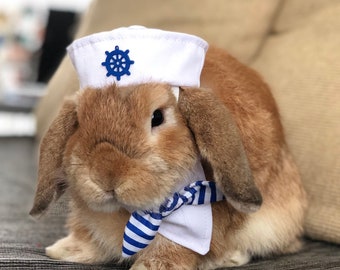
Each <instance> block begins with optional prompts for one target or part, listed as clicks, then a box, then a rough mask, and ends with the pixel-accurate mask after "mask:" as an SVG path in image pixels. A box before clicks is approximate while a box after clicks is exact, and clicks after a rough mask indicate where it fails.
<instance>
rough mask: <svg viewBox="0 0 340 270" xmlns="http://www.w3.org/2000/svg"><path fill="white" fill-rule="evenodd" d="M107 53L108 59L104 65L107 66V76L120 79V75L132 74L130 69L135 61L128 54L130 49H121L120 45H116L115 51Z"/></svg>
mask: <svg viewBox="0 0 340 270" xmlns="http://www.w3.org/2000/svg"><path fill="white" fill-rule="evenodd" d="M105 54H106V59H105V62H103V63H102V65H103V66H105V67H106V70H107V73H106V76H107V77H109V76H114V77H116V78H117V80H118V81H120V77H122V76H124V75H128V76H129V75H130V74H131V73H130V71H129V70H130V66H131V65H132V64H133V63H134V61H132V60H130V57H129V56H128V54H129V50H126V51H125V52H124V51H122V50H120V49H119V46H116V47H115V50H114V51H111V52H109V51H106V52H105Z"/></svg>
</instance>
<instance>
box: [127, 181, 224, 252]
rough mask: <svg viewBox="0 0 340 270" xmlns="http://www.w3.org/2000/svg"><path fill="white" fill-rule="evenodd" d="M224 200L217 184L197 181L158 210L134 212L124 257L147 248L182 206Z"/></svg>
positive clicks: (130, 221) (129, 226)
mask: <svg viewBox="0 0 340 270" xmlns="http://www.w3.org/2000/svg"><path fill="white" fill-rule="evenodd" d="M223 199H224V195H223V194H222V192H221V191H219V190H218V189H217V187H216V184H215V182H211V181H196V182H194V183H192V184H190V185H189V186H186V187H184V188H183V189H182V190H180V191H179V192H176V193H175V194H174V195H173V196H172V197H171V198H168V199H167V200H166V201H165V203H163V204H162V205H161V206H160V207H159V208H158V209H156V210H149V211H142V210H138V211H135V212H133V213H132V214H131V217H130V219H129V221H128V223H127V224H126V227H125V231H124V238H123V248H122V256H123V257H125V258H127V257H130V256H132V255H134V254H136V253H137V252H139V251H140V250H142V249H144V248H145V247H147V246H148V245H149V244H150V242H151V241H152V240H153V239H154V238H155V236H156V234H157V232H158V229H159V227H160V226H161V223H162V220H163V219H164V218H165V217H167V216H169V215H170V214H171V213H173V212H174V211H176V210H177V209H179V208H180V207H181V206H183V205H201V204H210V203H212V202H216V201H221V200H223Z"/></svg>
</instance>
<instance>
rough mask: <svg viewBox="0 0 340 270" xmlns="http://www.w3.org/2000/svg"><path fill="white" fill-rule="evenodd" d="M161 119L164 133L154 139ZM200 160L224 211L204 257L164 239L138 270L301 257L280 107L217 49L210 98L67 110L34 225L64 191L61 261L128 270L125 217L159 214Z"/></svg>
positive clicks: (151, 98)
mask: <svg viewBox="0 0 340 270" xmlns="http://www.w3.org/2000/svg"><path fill="white" fill-rule="evenodd" d="M157 109H161V110H162V112H163V115H164V119H165V120H164V123H163V124H162V125H160V126H158V127H154V128H151V116H152V114H153V112H154V111H155V110H157ZM197 156H201V158H202V161H203V165H204V169H205V173H206V176H207V179H209V180H213V181H216V183H217V186H218V187H219V188H220V189H221V191H222V192H223V193H224V194H225V196H226V200H225V201H221V202H217V203H213V204H212V211H213V235H212V241H211V246H210V251H209V252H208V253H207V254H206V255H204V256H202V255H199V254H197V253H195V252H194V251H191V250H189V249H187V248H185V247H182V246H180V245H178V244H176V243H174V242H172V241H171V240H168V239H167V238H165V237H163V236H162V235H160V234H158V235H157V236H156V238H155V239H154V240H153V241H152V242H151V244H150V245H149V246H148V247H146V248H145V249H144V250H142V251H141V252H139V253H137V255H135V256H133V257H132V259H131V261H130V262H131V263H133V265H132V268H131V269H216V268H219V267H227V266H236V265H242V264H245V263H247V262H248V261H249V260H250V259H251V257H252V256H267V255H270V254H279V253H288V252H295V251H297V250H299V248H300V246H301V242H300V237H301V235H302V225H303V217H304V209H305V207H306V196H305V192H304V190H303V188H302V184H301V181H300V177H299V174H298V170H297V168H296V166H295V164H294V162H293V160H292V158H291V156H290V154H289V152H288V150H287V146H286V143H285V140H284V134H283V129H282V126H281V123H280V119H279V113H278V110H277V108H276V104H275V101H274V99H273V97H272V95H271V93H270V90H269V89H268V87H267V85H266V84H265V83H264V82H263V81H262V80H261V78H260V77H259V76H258V74H257V73H256V72H254V71H253V70H251V69H249V68H247V67H245V66H244V65H242V64H241V63H239V62H238V61H237V60H236V59H234V58H232V57H231V56H230V55H228V54H227V53H226V52H224V51H223V50H220V49H217V48H213V47H212V48H210V49H209V50H208V52H207V55H206V60H205V65H204V68H203V71H202V75H201V88H199V89H198V88H197V89H194V88H181V90H180V95H179V100H178V103H177V102H176V99H175V96H174V95H173V94H172V92H171V90H170V86H168V85H164V84H143V85H132V86H129V87H123V88H118V87H115V86H110V87H107V88H105V89H85V90H83V91H80V92H78V93H77V94H76V95H75V97H74V98H73V99H70V100H67V101H65V103H64V105H63V108H62V109H61V111H60V113H59V115H58V116H57V118H56V119H55V121H54V122H53V123H52V125H51V127H50V129H49V130H48V131H47V133H46V135H45V137H44V138H43V140H42V143H41V154H40V167H39V179H38V180H39V181H38V187H37V193H36V197H35V202H34V206H33V209H32V211H31V214H32V215H39V214H42V213H43V212H44V211H45V210H46V209H47V207H48V205H49V204H50V203H51V201H52V200H53V198H55V199H56V198H58V197H59V196H60V194H61V193H62V192H63V191H64V190H65V189H66V188H67V189H68V190H69V192H70V195H71V198H72V201H71V206H70V207H71V212H70V216H69V219H68V229H69V235H68V236H67V237H65V238H63V239H61V240H59V241H57V242H56V243H55V244H54V245H52V246H50V247H48V248H47V249H46V253H47V255H48V256H50V257H52V258H54V259H60V260H66V261H75V262H84V263H101V262H107V261H111V260H117V261H122V258H121V247H122V239H123V232H124V227H125V225H126V223H127V220H128V219H129V216H130V214H129V212H128V211H127V210H125V209H129V210H134V209H147V208H149V207H152V206H156V205H159V204H160V203H162V202H163V200H164V199H165V198H166V197H168V196H169V195H171V194H172V193H173V192H174V191H176V186H177V185H178V183H179V182H180V179H182V178H183V177H185V175H186V174H187V172H188V171H190V170H191V168H192V167H193V166H194V164H195V160H196V159H197Z"/></svg>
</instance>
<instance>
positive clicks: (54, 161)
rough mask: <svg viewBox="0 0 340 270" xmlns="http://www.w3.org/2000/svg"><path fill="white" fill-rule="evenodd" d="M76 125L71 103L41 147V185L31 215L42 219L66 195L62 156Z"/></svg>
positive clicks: (57, 118)
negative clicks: (53, 202)
mask: <svg viewBox="0 0 340 270" xmlns="http://www.w3.org/2000/svg"><path fill="white" fill-rule="evenodd" d="M77 125H78V121H77V112H76V103H75V101H74V100H71V99H69V100H66V101H65V102H64V104H63V106H62V108H61V110H60V111H59V114H58V115H57V117H56V118H55V119H54V121H53V122H52V124H51V126H50V127H49V129H48V131H47V132H46V134H45V135H44V137H43V138H42V141H41V144H40V156H39V170H38V185H37V189H36V193H35V198H34V203H33V207H32V210H31V211H30V215H32V216H40V215H42V214H43V213H44V212H45V211H46V210H47V208H48V206H49V204H50V203H51V202H52V201H53V200H54V199H58V198H59V197H60V195H61V194H62V193H63V192H64V190H65V188H66V182H65V172H64V169H63V167H62V160H63V153H64V150H65V146H66V143H67V141H68V138H69V137H70V136H71V135H72V134H73V133H74V132H75V130H76V129H77Z"/></svg>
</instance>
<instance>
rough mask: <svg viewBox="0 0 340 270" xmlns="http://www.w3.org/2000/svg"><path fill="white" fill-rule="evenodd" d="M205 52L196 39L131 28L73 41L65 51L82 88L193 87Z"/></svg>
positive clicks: (206, 45)
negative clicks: (128, 86) (145, 84)
mask: <svg viewBox="0 0 340 270" xmlns="http://www.w3.org/2000/svg"><path fill="white" fill-rule="evenodd" d="M207 49H208V44H207V42H206V41H204V40H203V39H201V38H199V37H197V36H193V35H189V34H184V33H177V32H169V31H163V30H158V29H150V28H145V27H142V26H131V27H122V28H118V29H114V30H112V31H107V32H101V33H96V34H92V35H89V36H86V37H83V38H80V39H77V40H75V41H74V42H73V43H72V44H71V45H70V46H68V48H67V51H68V54H69V56H70V58H71V61H72V63H73V65H74V67H75V69H76V71H77V73H78V77H79V82H80V88H81V89H83V88H86V87H92V88H101V87H105V86H107V85H110V84H116V85H117V86H126V85H131V84H141V83H148V82H160V83H168V84H170V85H171V86H192V87H197V86H199V85H200V74H201V71H202V67H203V64H204V57H205V53H206V51H207Z"/></svg>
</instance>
